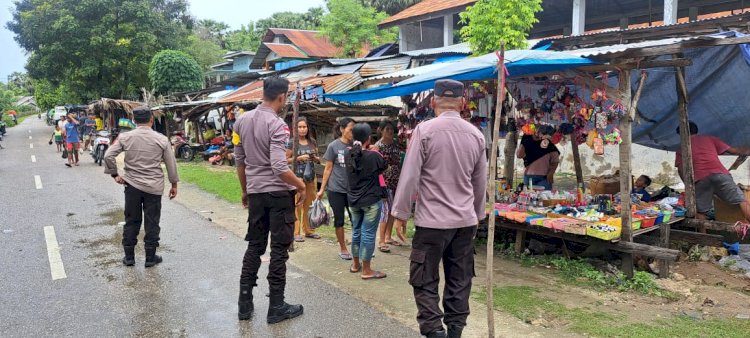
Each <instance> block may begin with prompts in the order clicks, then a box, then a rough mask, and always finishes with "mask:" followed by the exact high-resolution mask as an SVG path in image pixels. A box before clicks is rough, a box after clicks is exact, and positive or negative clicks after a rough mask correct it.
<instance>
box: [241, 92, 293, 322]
mask: <svg viewBox="0 0 750 338" xmlns="http://www.w3.org/2000/svg"><path fill="white" fill-rule="evenodd" d="M288 91H289V81H287V80H286V79H282V78H278V77H271V78H267V79H265V80H264V81H263V103H262V104H260V105H259V106H258V107H257V108H256V109H254V110H252V111H249V112H247V113H245V114H243V115H242V116H240V117H239V118H237V121H236V122H235V124H234V131H235V133H236V134H237V135H238V136H239V138H240V141H239V143H238V144H237V145H236V146H235V147H234V154H235V160H236V162H237V176H238V178H239V180H240V185H241V186H242V205H243V206H244V207H246V208H248V212H249V217H248V221H247V222H248V225H247V235H246V236H245V240H246V241H248V245H247V251H246V252H245V257H244V259H243V261H242V274H241V275H240V296H239V301H238V305H239V313H238V317H239V319H240V320H248V319H250V317H251V316H252V313H253V287H255V286H257V283H256V281H257V280H258V269H260V256H261V255H263V254H264V253H265V252H266V246H267V245H268V235H269V232H270V234H271V262H270V264H269V266H268V288H269V291H270V304H269V306H268V316H267V319H266V321H267V322H268V323H269V324H274V323H278V322H281V321H283V320H286V319H290V318H294V317H297V316H299V315H301V314H302V311H303V309H302V305H290V304H287V303H286V302H285V301H284V289H285V287H286V261H287V260H288V259H289V253H288V249H289V246H290V245H291V244H292V241H293V240H294V221H295V214H294V197H295V196H294V195H295V191H294V190H295V189H296V190H297V191H296V193H297V194H299V200H298V201H297V204H299V205H302V203H304V201H305V183H304V182H303V181H302V180H301V179H299V178H298V177H297V176H296V175H295V174H294V173H293V172H292V171H291V170H290V169H289V165H288V164H287V160H286V145H287V143H288V142H289V136H290V131H289V126H287V124H286V123H285V122H284V120H282V119H281V117H279V113H281V112H282V111H283V109H284V107H285V106H286V103H287V94H288Z"/></svg>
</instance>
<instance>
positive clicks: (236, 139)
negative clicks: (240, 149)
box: [232, 132, 240, 145]
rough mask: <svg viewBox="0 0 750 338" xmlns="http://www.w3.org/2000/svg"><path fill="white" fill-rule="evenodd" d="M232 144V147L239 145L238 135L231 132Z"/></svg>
mask: <svg viewBox="0 0 750 338" xmlns="http://www.w3.org/2000/svg"><path fill="white" fill-rule="evenodd" d="M232 144H234V145H238V144H240V135H239V134H237V133H235V132H232Z"/></svg>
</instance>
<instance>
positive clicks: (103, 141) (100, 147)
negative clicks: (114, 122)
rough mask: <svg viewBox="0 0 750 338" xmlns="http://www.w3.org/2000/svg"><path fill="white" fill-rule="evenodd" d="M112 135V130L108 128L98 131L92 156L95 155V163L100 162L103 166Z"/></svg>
mask: <svg viewBox="0 0 750 338" xmlns="http://www.w3.org/2000/svg"><path fill="white" fill-rule="evenodd" d="M110 136H111V134H110V132H108V131H106V130H101V131H99V132H97V133H96V138H95V139H94V144H93V147H92V148H93V150H92V151H91V156H93V157H94V163H96V164H98V165H99V166H101V165H102V162H104V154H105V153H106V152H107V148H109V144H110V140H109V138H110Z"/></svg>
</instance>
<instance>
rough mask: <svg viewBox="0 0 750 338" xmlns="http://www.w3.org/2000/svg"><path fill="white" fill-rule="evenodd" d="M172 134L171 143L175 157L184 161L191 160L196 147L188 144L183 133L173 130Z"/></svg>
mask: <svg viewBox="0 0 750 338" xmlns="http://www.w3.org/2000/svg"><path fill="white" fill-rule="evenodd" d="M172 135H173V137H172V145H173V146H174V154H175V157H177V158H178V159H181V160H183V161H186V162H190V161H192V160H193V159H194V158H195V153H196V152H197V147H195V146H192V145H190V143H189V142H188V140H187V139H186V138H185V133H183V132H181V131H177V132H174V133H172Z"/></svg>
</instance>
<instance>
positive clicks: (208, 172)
mask: <svg viewBox="0 0 750 338" xmlns="http://www.w3.org/2000/svg"><path fill="white" fill-rule="evenodd" d="M177 172H178V173H179V174H180V179H181V180H182V181H184V182H187V183H191V184H194V185H196V186H197V187H198V188H201V189H202V190H204V191H206V192H209V193H212V194H215V195H217V196H219V197H220V198H221V199H223V200H225V201H227V202H230V203H235V204H237V203H241V202H242V189H241V188H240V183H239V180H238V179H237V175H236V173H235V171H234V170H231V169H227V168H220V169H218V168H217V169H214V168H211V167H209V166H206V165H202V164H198V163H179V164H178V165H177Z"/></svg>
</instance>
